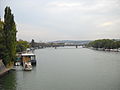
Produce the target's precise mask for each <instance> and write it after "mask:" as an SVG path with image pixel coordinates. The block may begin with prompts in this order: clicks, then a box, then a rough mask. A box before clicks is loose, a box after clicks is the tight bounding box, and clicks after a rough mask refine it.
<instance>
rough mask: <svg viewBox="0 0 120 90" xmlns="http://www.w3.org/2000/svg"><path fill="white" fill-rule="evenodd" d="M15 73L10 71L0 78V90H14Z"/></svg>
mask: <svg viewBox="0 0 120 90" xmlns="http://www.w3.org/2000/svg"><path fill="white" fill-rule="evenodd" d="M16 84H17V83H16V72H15V71H10V72H9V73H8V74H6V75H5V76H3V77H1V78H0V90H16V86H17V85H16Z"/></svg>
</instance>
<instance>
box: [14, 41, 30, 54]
mask: <svg viewBox="0 0 120 90" xmlns="http://www.w3.org/2000/svg"><path fill="white" fill-rule="evenodd" d="M16 47H17V49H16V50H17V52H22V51H25V50H26V49H27V48H29V47H30V45H29V43H28V42H27V41H23V40H19V41H17V46H16Z"/></svg>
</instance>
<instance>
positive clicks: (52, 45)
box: [32, 43, 85, 49]
mask: <svg viewBox="0 0 120 90" xmlns="http://www.w3.org/2000/svg"><path fill="white" fill-rule="evenodd" d="M32 46H33V48H38V49H39V48H46V47H54V48H57V47H65V46H75V47H76V48H78V47H79V46H83V47H84V46H85V44H64V43H34V44H33V45H32Z"/></svg>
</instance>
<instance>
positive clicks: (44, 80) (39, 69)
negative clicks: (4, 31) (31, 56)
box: [0, 47, 120, 90]
mask: <svg viewBox="0 0 120 90" xmlns="http://www.w3.org/2000/svg"><path fill="white" fill-rule="evenodd" d="M35 54H36V57H37V66H36V67H33V70H32V71H22V69H21V67H16V68H17V69H16V70H15V71H11V72H10V73H8V74H6V75H5V76H3V77H2V78H0V90H120V52H104V51H95V50H90V49H86V48H77V49H76V48H75V47H69V48H68V47H64V48H57V49H54V48H46V49H39V50H36V51H35Z"/></svg>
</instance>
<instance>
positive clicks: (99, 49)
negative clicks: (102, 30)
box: [89, 47, 120, 52]
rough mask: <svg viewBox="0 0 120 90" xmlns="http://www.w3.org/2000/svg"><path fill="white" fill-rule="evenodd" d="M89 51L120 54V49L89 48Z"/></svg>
mask: <svg viewBox="0 0 120 90" xmlns="http://www.w3.org/2000/svg"><path fill="white" fill-rule="evenodd" d="M89 49H93V50H98V51H109V52H120V48H119V49H104V48H93V47H89Z"/></svg>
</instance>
